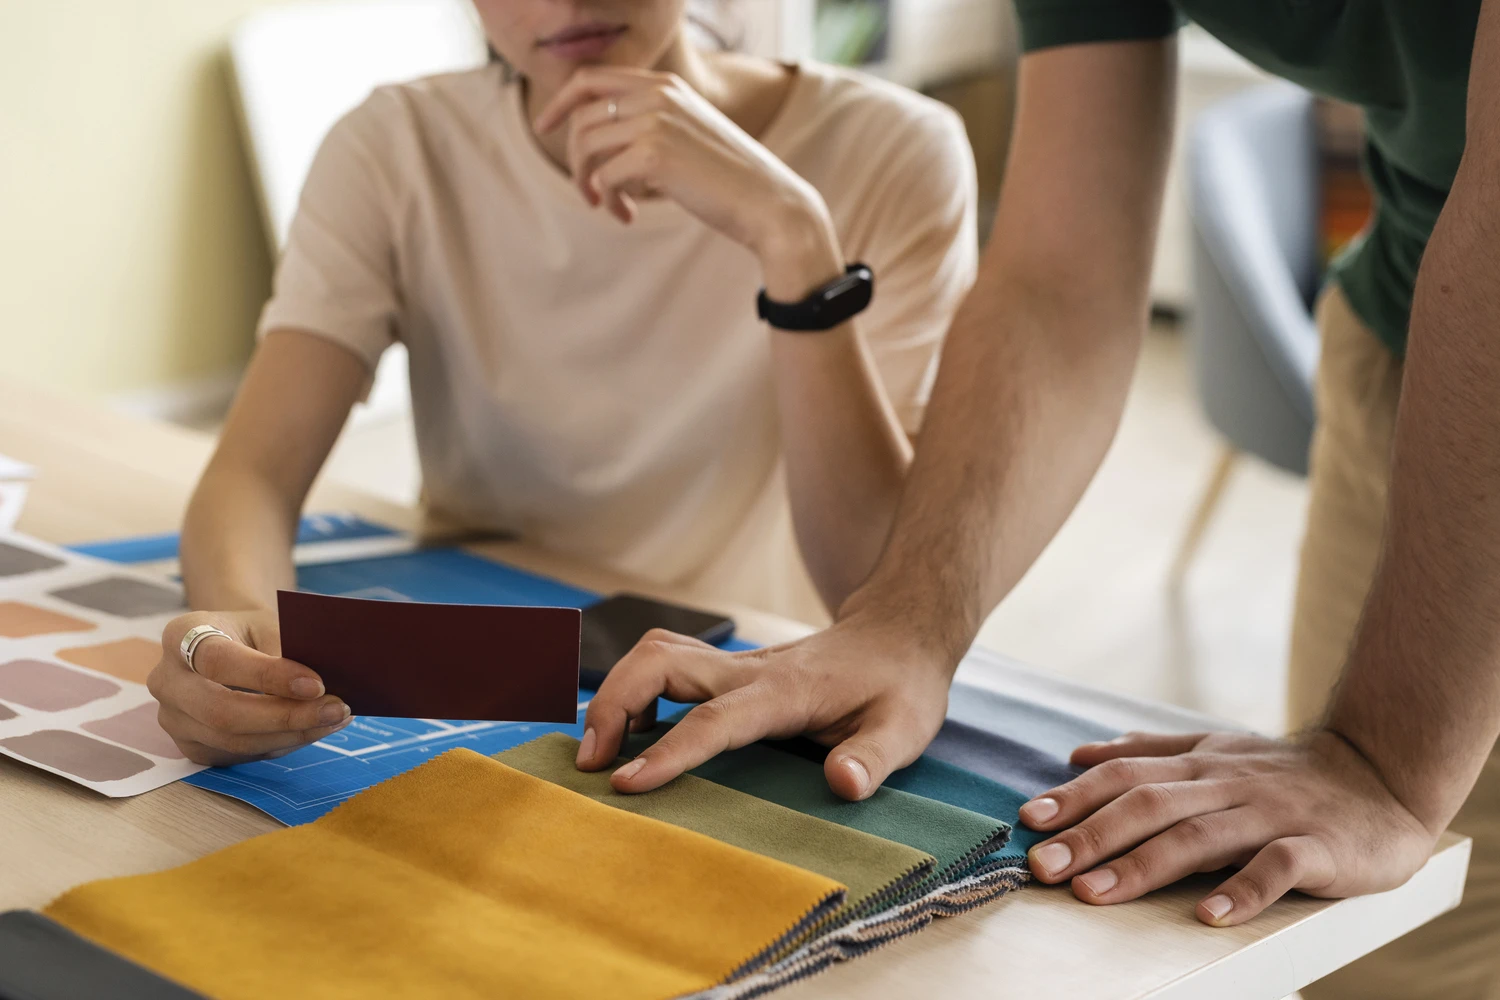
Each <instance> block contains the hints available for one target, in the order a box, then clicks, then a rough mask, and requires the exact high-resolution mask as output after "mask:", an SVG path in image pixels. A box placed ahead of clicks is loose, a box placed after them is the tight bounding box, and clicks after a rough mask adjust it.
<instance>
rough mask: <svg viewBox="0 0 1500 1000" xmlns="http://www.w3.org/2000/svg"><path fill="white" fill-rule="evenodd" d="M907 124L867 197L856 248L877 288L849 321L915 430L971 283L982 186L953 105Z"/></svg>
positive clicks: (902, 415)
mask: <svg viewBox="0 0 1500 1000" xmlns="http://www.w3.org/2000/svg"><path fill="white" fill-rule="evenodd" d="M907 131H908V133H909V134H907V135H904V136H903V137H902V139H901V142H900V148H902V149H903V153H902V154H901V155H898V156H897V157H896V158H895V160H894V162H890V163H888V164H887V166H886V167H885V169H883V171H882V172H883V173H884V175H885V180H884V182H883V183H882V184H880V185H879V186H878V188H877V189H876V190H875V191H872V192H871V193H870V195H869V199H870V203H871V204H874V205H877V206H879V208H878V210H877V213H876V214H875V216H874V218H873V219H872V220H871V224H870V227H869V230H868V232H867V233H866V234H865V235H864V238H863V239H861V240H860V243H861V244H863V247H862V249H861V250H860V251H859V252H860V254H861V256H863V258H864V261H865V263H867V264H869V265H870V267H871V269H872V270H873V271H874V272H875V296H874V298H873V299H872V300H871V302H870V307H869V308H868V309H866V310H865V312H864V314H863V315H861V316H860V318H859V319H858V320H857V321H856V322H857V323H858V325H859V330H860V332H861V334H862V335H863V336H864V338H865V342H866V344H868V345H869V348H870V353H871V355H872V356H873V359H874V361H875V366H876V368H877V370H878V371H879V374H880V378H881V381H882V382H883V383H884V385H885V390H886V393H887V394H888V395H889V397H890V400H891V403H892V404H893V405H894V406H895V408H896V414H897V416H899V417H900V419H901V425H902V426H903V427H904V428H905V429H906V431H907V433H909V434H915V433H916V432H917V430H918V428H919V427H920V426H921V423H922V416H923V414H924V412H925V411H926V409H927V399H928V397H929V396H930V395H931V392H932V380H933V377H934V376H935V375H936V374H937V365H938V353H939V351H940V350H941V348H942V343H943V338H944V337H945V336H946V335H947V333H948V325H949V323H950V322H951V321H952V319H953V314H954V313H955V312H956V311H957V310H958V306H959V304H960V303H961V302H962V301H963V299H964V296H965V295H967V294H968V291H969V288H970V286H972V285H973V284H974V275H975V270H976V268H977V267H978V258H979V237H978V229H977V223H976V214H977V207H976V206H977V202H978V197H979V194H978V182H977V181H976V179H975V175H974V151H973V149H972V148H971V147H970V146H969V138H968V134H967V133H966V132H965V131H964V125H963V121H962V119H960V118H959V116H958V114H957V113H956V112H954V111H951V110H950V109H948V108H945V107H941V106H938V105H937V104H936V103H934V104H932V105H931V106H930V108H929V110H928V111H927V113H925V114H923V115H922V116H921V117H920V118H919V119H918V120H916V121H914V122H913V123H911V125H910V126H909V127H908V129H907Z"/></svg>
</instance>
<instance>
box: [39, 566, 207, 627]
mask: <svg viewBox="0 0 1500 1000" xmlns="http://www.w3.org/2000/svg"><path fill="white" fill-rule="evenodd" d="M51 596H53V597H56V598H57V599H58V600H61V601H67V602H68V603H69V604H76V605H78V606H79V607H81V608H89V609H91V610H94V611H103V612H104V613H105V614H107V615H117V616H119V617H121V618H144V617H146V616H147V615H161V614H166V613H167V612H168V611H186V610H187V604H186V603H185V602H184V601H183V599H182V594H181V593H180V592H178V591H177V590H174V589H173V588H171V587H167V586H163V585H162V584H159V583H152V582H150V581H149V580H137V579H135V578H134V577H129V576H107V577H105V578H104V579H102V580H94V581H93V582H91V583H84V584H80V585H78V586H76V587H63V588H62V589H60V590H54V591H52V592H51Z"/></svg>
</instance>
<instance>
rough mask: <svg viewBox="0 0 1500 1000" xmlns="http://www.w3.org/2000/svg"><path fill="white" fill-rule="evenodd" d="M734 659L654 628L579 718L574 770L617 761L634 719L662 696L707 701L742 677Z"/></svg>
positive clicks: (732, 655)
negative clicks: (580, 728) (580, 732)
mask: <svg viewBox="0 0 1500 1000" xmlns="http://www.w3.org/2000/svg"><path fill="white" fill-rule="evenodd" d="M737 664H738V660H737V658H736V656H735V654H731V653H725V652H723V651H721V650H717V649H714V648H713V647H712V646H709V645H708V644H706V643H702V642H699V641H698V640H696V639H691V638H689V637H687V636H683V635H677V634H676V633H674V632H667V631H666V630H664V629H652V630H651V631H650V632H648V633H646V635H645V636H644V637H643V638H642V639H641V641H640V642H638V643H636V645H635V648H634V649H632V650H631V651H630V652H629V653H627V654H625V657H624V659H622V660H620V662H619V663H616V664H615V665H614V667H613V668H612V669H611V670H610V672H609V673H608V674H607V675H606V676H605V678H604V683H603V684H601V685H600V686H599V691H598V693H597V694H595V695H594V698H593V700H592V701H590V702H589V707H588V711H587V712H586V713H585V715H584V718H583V724H584V733H583V741H582V743H581V744H580V745H579V747H578V761H577V763H578V766H579V767H581V768H583V769H585V770H593V771H597V770H598V769H599V768H601V767H604V766H606V765H608V764H609V763H611V762H612V761H613V760H614V759H615V755H616V754H618V753H619V752H620V744H621V742H622V741H623V740H624V738H625V732H626V730H627V728H628V727H629V725H630V721H631V720H632V719H634V718H637V717H639V716H642V715H644V714H645V712H646V711H647V709H649V708H651V707H652V706H654V705H655V703H656V699H657V697H658V696H660V695H666V696H667V697H668V698H671V699H672V700H673V701H686V702H694V701H708V700H709V699H710V698H713V697H714V696H715V695H717V694H719V693H721V692H723V691H727V690H729V689H730V688H732V687H734V686H735V685H734V681H735V680H736V679H737V678H739V677H741V676H743V674H744V669H743V668H741V667H739V666H738V665H737Z"/></svg>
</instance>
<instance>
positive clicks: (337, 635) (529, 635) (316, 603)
mask: <svg viewBox="0 0 1500 1000" xmlns="http://www.w3.org/2000/svg"><path fill="white" fill-rule="evenodd" d="M276 598H277V605H278V609H279V612H280V616H281V654H282V655H283V656H285V657H287V658H288V659H292V660H296V661H297V662H299V663H304V664H306V665H307V666H309V667H311V668H312V669H314V670H316V671H317V672H318V673H319V675H321V676H322V678H323V683H324V685H325V686H326V687H327V688H328V692H329V693H330V694H336V695H338V696H339V697H340V698H342V699H343V700H344V701H345V703H347V704H348V706H349V708H350V709H352V710H353V712H354V714H356V715H391V716H401V717H405V718H415V719H489V720H496V721H512V722H573V721H574V720H575V719H576V718H577V717H578V642H579V629H580V621H581V618H582V616H581V613H580V612H579V611H578V609H577V608H516V607H504V606H496V605H484V604H422V603H418V602H415V601H366V600H359V599H357V598H352V597H326V596H324V595H322V594H304V593H299V592H294V591H289V590H283V591H279V592H278V593H277V595H276Z"/></svg>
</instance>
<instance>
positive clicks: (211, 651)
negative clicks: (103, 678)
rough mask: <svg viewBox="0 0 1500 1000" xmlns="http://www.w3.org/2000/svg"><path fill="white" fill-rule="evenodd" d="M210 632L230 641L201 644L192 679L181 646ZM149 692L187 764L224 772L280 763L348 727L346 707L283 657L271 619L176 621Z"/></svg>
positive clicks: (261, 614) (260, 614)
mask: <svg viewBox="0 0 1500 1000" xmlns="http://www.w3.org/2000/svg"><path fill="white" fill-rule="evenodd" d="M197 625H212V626H214V627H215V628H218V629H222V630H223V631H224V632H227V633H228V634H229V635H231V636H232V637H233V641H230V640H229V639H225V638H222V637H218V636H210V637H209V638H207V639H204V640H202V641H201V642H200V643H199V645H198V648H197V649H196V650H195V651H194V653H193V664H194V665H195V666H196V667H197V668H198V672H197V673H194V672H193V671H192V670H190V669H189V668H188V665H187V664H186V663H185V662H183V659H182V653H181V651H180V649H179V646H180V645H181V643H182V637H183V636H184V635H185V634H186V633H187V631H188V629H191V628H193V627H194V626H197ZM161 642H162V657H161V662H160V663H158V664H157V665H156V669H154V670H152V671H151V676H150V677H148V678H147V679H146V686H147V687H148V688H150V690H151V694H152V695H153V696H154V697H155V698H156V700H157V701H158V702H160V703H161V711H160V712H159V714H158V716H157V718H158V720H159V721H160V723H161V727H162V728H163V729H165V730H166V731H167V735H169V736H171V737H172V739H173V740H174V741H175V742H176V743H177V747H178V749H180V750H181V751H182V752H183V753H184V754H185V755H187V758H188V759H189V760H192V761H195V762H196V763H199V764H212V765H215V766H221V767H222V766H224V765H227V764H239V763H243V762H244V761H247V760H258V759H262V758H266V757H280V756H282V755H283V754H287V753H290V752H291V751H293V750H295V749H297V748H298V747H300V746H305V745H307V744H308V743H312V742H315V741H317V740H320V739H322V738H323V737H325V736H327V735H328V734H330V733H335V732H337V731H339V730H340V729H342V728H344V727H345V726H347V725H348V724H349V720H350V714H349V706H347V705H345V704H344V703H343V702H342V701H340V700H339V699H338V698H336V697H334V696H333V695H329V694H325V693H324V691H323V681H322V680H321V679H320V678H319V677H318V675H317V674H315V673H313V672H312V671H311V670H309V669H308V668H307V667H304V666H303V665H302V664H300V663H296V662H294V661H292V660H287V659H283V658H282V656H281V630H280V628H279V627H278V625H277V620H276V614H275V613H274V612H272V611H227V612H218V613H215V612H204V611H195V612H193V613H192V614H187V615H182V616H181V617H179V618H174V619H172V621H171V622H170V623H169V624H168V625H167V627H166V629H165V630H164V631H163V632H162V637H161Z"/></svg>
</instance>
